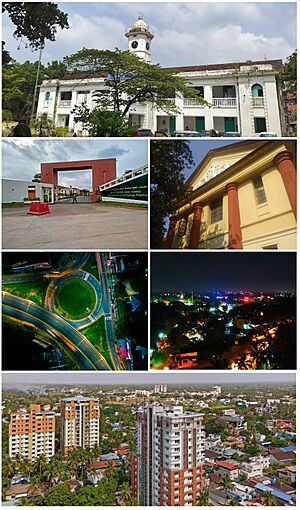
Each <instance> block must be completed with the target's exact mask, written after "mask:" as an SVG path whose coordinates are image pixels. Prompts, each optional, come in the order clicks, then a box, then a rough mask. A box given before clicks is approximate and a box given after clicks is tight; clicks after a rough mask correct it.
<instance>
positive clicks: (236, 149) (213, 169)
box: [188, 141, 263, 190]
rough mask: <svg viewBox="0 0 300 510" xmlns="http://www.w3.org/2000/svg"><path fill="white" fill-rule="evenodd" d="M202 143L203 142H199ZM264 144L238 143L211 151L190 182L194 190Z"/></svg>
mask: <svg viewBox="0 0 300 510" xmlns="http://www.w3.org/2000/svg"><path fill="white" fill-rule="evenodd" d="M199 143H201V142H199ZM262 144H263V142H256V141H254V142H253V141H249V142H245V143H244V142H238V143H236V144H230V145H227V146H224V147H220V148H217V149H212V150H210V151H209V152H208V153H207V155H206V156H205V158H204V159H203V160H202V161H201V163H200V164H199V165H198V167H197V168H196V170H195V171H194V173H193V174H192V175H191V177H190V178H189V180H188V183H189V185H190V186H191V188H192V189H193V190H195V189H197V188H199V187H200V186H203V184H205V183H206V182H208V181H210V180H211V179H213V178H214V177H216V176H217V175H219V174H220V173H222V172H225V171H226V170H227V169H228V168H230V167H231V166H232V165H234V164H235V163H237V162H238V161H240V160H242V159H243V158H244V157H245V156H247V155H248V154H250V153H251V152H253V151H254V150H256V149H257V148H258V147H259V145H262Z"/></svg>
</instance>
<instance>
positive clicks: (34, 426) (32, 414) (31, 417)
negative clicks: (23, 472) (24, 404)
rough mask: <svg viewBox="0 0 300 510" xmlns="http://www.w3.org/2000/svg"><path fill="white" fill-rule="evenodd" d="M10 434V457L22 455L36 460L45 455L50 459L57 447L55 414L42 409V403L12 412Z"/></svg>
mask: <svg viewBox="0 0 300 510" xmlns="http://www.w3.org/2000/svg"><path fill="white" fill-rule="evenodd" d="M8 434H9V456H10V457H16V456H18V455H20V456H21V457H25V458H26V459H29V460H30V461H34V460H35V459H36V458H37V457H40V456H41V455H44V456H45V457H46V459H47V460H50V458H51V457H52V456H53V455H54V448H55V414H54V412H52V411H42V410H41V406H40V404H32V405H31V406H30V407H29V409H20V410H19V411H15V412H12V413H11V414H10V420H9V428H8Z"/></svg>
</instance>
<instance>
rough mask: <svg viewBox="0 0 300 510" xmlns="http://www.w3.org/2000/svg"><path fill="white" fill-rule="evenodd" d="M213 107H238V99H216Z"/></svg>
mask: <svg viewBox="0 0 300 510" xmlns="http://www.w3.org/2000/svg"><path fill="white" fill-rule="evenodd" d="M213 106H236V97H214V98H213Z"/></svg>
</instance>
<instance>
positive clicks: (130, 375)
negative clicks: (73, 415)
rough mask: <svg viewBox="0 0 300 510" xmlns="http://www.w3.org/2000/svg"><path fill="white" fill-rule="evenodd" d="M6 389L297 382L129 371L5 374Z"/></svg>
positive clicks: (273, 376) (277, 376) (285, 377)
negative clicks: (107, 385)
mask: <svg viewBox="0 0 300 510" xmlns="http://www.w3.org/2000/svg"><path fill="white" fill-rule="evenodd" d="M2 382H3V386H10V387H13V386H20V384H24V385H25V384H69V383H71V384H74V385H76V384H99V386H100V385H102V384H103V385H104V384H117V385H118V384H128V385H130V384H141V385H145V384H206V383H207V384H225V383H232V384H245V383H249V384H254V385H255V384H260V383H271V382H275V383H283V384H285V383H290V384H294V383H295V373H293V372H291V373H287V372H281V373H274V372H272V373H270V372H268V373H267V372H263V373H262V372H259V371H253V372H251V373H241V372H239V373H236V372H231V373H228V372H226V373H224V372H220V371H219V372H214V373H213V374H211V373H199V372H195V371H193V372H192V373H191V372H189V373H182V372H177V373H176V374H175V373H172V372H169V373H168V374H165V373H160V372H157V371H155V372H153V373H151V372H150V373H138V372H135V373H134V372H127V373H126V374H122V373H118V372H115V373H113V374H110V373H105V374H103V373H101V372H97V373H86V372H81V373H78V372H72V373H65V372H58V373H57V372H56V373H48V372H47V373H39V374H34V373H28V374H24V373H23V374H21V373H12V374H8V373H5V374H3V375H2Z"/></svg>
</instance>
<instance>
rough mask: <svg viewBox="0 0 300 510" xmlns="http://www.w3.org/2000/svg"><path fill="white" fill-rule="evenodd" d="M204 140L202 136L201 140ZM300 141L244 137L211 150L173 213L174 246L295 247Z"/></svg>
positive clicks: (170, 239) (167, 244)
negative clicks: (244, 139)
mask: <svg viewBox="0 0 300 510" xmlns="http://www.w3.org/2000/svg"><path fill="white" fill-rule="evenodd" d="M199 143H202V141H199ZM295 151H296V144H295V142H294V141H286V140H278V141H277V140H276V141H273V140H272V141H271V140H267V141H266V140H265V141H263V140H259V141H256V140H246V141H243V142H237V143H233V144H230V145H227V146H223V147H220V148H217V149H213V150H210V151H209V152H208V153H207V155H206V156H205V158H204V159H203V160H202V161H201V163H200V164H199V165H198V166H197V168H196V170H195V171H194V172H193V174H192V175H191V177H190V178H189V179H188V184H189V186H190V188H191V192H190V193H189V195H188V196H187V198H185V199H184V200H182V201H181V202H180V203H178V207H177V211H176V214H175V215H174V216H173V217H172V218H170V226H169V230H168V234H167V238H166V241H165V247H166V248H171V249H241V250H242V249H244V250H260V249H265V250H266V249H280V250H291V249H296V187H297V185H296V168H295V161H296V155H295Z"/></svg>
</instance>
